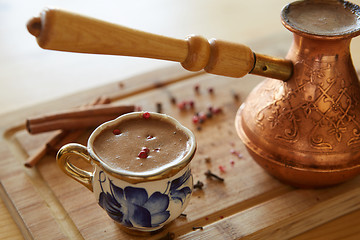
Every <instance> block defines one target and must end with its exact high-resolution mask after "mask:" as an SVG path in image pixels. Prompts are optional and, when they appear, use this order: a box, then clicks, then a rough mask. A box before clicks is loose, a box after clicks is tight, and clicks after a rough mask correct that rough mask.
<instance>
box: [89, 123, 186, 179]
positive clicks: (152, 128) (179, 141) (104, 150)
mask: <svg viewBox="0 0 360 240" xmlns="http://www.w3.org/2000/svg"><path fill="white" fill-rule="evenodd" d="M115 129H116V131H115V133H114V130H115ZM190 145H191V143H190V141H189V138H188V136H187V135H186V134H185V133H184V132H183V131H182V130H181V129H179V128H178V127H177V126H175V125H174V124H172V123H170V122H168V121H166V120H164V119H161V118H160V119H159V118H149V119H145V118H140V117H139V118H128V119H124V120H123V121H121V122H120V123H119V124H118V125H113V126H111V127H110V126H109V127H107V128H105V129H104V130H102V131H101V132H100V133H99V134H98V135H97V136H96V138H95V139H94V142H93V149H94V152H95V154H96V155H98V156H99V158H100V159H101V160H102V161H103V162H105V163H106V164H107V165H108V166H109V167H111V168H112V169H114V170H115V171H116V170H126V171H130V172H147V171H150V170H154V169H156V168H159V167H161V166H164V165H166V164H169V163H173V162H178V161H181V160H182V159H183V157H184V156H185V155H186V154H187V153H188V152H189V151H190ZM145 147H146V148H148V149H149V153H148V156H147V157H146V158H140V157H138V155H139V153H140V151H141V150H142V149H143V148H145Z"/></svg>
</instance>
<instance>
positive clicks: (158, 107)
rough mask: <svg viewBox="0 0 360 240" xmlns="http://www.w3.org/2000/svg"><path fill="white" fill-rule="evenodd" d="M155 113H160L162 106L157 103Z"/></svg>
mask: <svg viewBox="0 0 360 240" xmlns="http://www.w3.org/2000/svg"><path fill="white" fill-rule="evenodd" d="M156 112H157V113H161V112H162V104H161V103H160V102H159V103H156Z"/></svg>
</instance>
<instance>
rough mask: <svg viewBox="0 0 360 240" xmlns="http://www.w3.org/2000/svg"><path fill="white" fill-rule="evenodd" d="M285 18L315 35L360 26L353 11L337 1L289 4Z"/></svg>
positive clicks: (349, 30) (338, 31)
mask: <svg viewBox="0 0 360 240" xmlns="http://www.w3.org/2000/svg"><path fill="white" fill-rule="evenodd" d="M286 18H287V19H288V20H289V22H290V24H291V25H293V26H294V27H295V28H297V29H299V30H304V31H305V32H309V33H311V34H317V35H330V36H331V35H337V34H343V33H347V32H351V31H353V30H356V29H358V28H359V27H360V23H359V19H358V16H357V15H356V14H355V12H354V11H353V10H351V9H349V8H347V7H346V6H344V5H342V4H339V3H337V2H336V3H331V2H329V3H321V2H317V1H313V2H311V1H307V2H303V3H301V4H294V5H293V6H292V5H290V7H289V9H288V12H287V13H286Z"/></svg>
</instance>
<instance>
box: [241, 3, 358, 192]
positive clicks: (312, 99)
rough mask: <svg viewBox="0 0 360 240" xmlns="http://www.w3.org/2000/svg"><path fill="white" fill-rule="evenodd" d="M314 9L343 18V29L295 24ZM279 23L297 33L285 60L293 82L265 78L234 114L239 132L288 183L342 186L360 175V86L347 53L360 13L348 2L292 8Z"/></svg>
mask: <svg viewBox="0 0 360 240" xmlns="http://www.w3.org/2000/svg"><path fill="white" fill-rule="evenodd" d="M319 4H321V6H320V5H319ZM317 7H319V9H320V8H321V9H327V8H328V9H331V10H334V16H336V18H340V17H341V18H345V19H344V20H343V22H341V26H338V27H334V28H331V29H324V28H322V26H313V25H312V26H306V24H304V23H303V22H301V21H303V20H304V19H296V18H295V17H298V15H297V13H296V11H298V10H301V11H302V12H304V11H308V12H309V11H314V9H315V8H317ZM349 9H350V10H351V11H350V10H349ZM344 10H349V11H348V13H346V12H345V11H344ZM342 14H344V16H342ZM349 14H350V15H352V16H350V15H349ZM326 16H327V17H332V16H328V15H326ZM281 17H282V23H283V24H284V26H285V27H286V28H287V29H289V30H290V31H292V32H293V34H294V38H293V43H292V46H291V48H290V50H289V52H288V54H287V57H286V58H287V59H289V60H291V61H292V62H293V66H294V68H293V75H292V77H291V78H290V79H289V80H288V81H286V82H284V81H278V80H274V79H266V80H265V81H264V82H262V83H261V84H260V85H259V86H257V87H256V88H255V89H254V90H253V91H252V92H251V93H250V95H249V96H248V98H247V100H246V102H245V103H244V104H243V105H242V106H241V107H240V109H239V111H238V113H237V116H236V120H235V124H236V129H237V132H238V134H239V136H240V138H241V139H242V141H243V142H244V143H245V145H246V147H247V149H248V151H249V152H250V154H251V156H252V157H253V158H254V159H255V161H256V162H257V163H258V164H259V165H260V166H262V167H263V168H264V169H266V170H267V171H268V172H269V173H270V174H272V175H273V176H275V177H276V178H278V179H280V180H282V181H284V182H286V183H289V184H291V185H294V186H298V187H324V186H330V185H334V184H338V183H341V182H344V181H346V180H348V179H351V178H353V177H354V176H356V175H358V174H359V173H360V106H359V104H360V85H359V81H358V78H357V74H356V72H355V69H354V67H353V64H352V59H351V55H350V50H349V45H350V41H351V38H352V37H354V36H357V35H358V34H360V31H359V20H358V19H357V18H358V17H359V7H358V6H356V5H353V4H350V3H347V2H343V1H303V2H295V3H292V4H289V5H287V6H286V7H284V9H283V10H282V14H281ZM299 17H300V16H299ZM302 17H303V18H305V16H302ZM318 19H321V17H320V18H318ZM298 20H301V21H298ZM335 21H339V19H335ZM341 21H342V20H341ZM344 22H346V23H347V25H344ZM314 24H315V23H314ZM320 25H321V24H320ZM312 27H314V28H315V29H312ZM317 27H319V29H320V30H319V29H316V28H317Z"/></svg>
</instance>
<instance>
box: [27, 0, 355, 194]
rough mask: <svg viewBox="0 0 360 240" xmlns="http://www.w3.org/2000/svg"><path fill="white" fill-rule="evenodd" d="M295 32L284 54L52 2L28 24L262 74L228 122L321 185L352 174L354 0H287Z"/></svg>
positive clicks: (267, 162) (74, 42)
mask: <svg viewBox="0 0 360 240" xmlns="http://www.w3.org/2000/svg"><path fill="white" fill-rule="evenodd" d="M281 18H282V23H283V24H284V26H285V27H286V28H287V29H289V30H290V31H292V32H293V33H294V39H293V43H292V46H291V48H290V50H289V52H288V54H287V56H286V58H285V59H276V58H273V57H269V56H265V55H261V54H257V53H254V52H253V51H252V50H251V49H250V48H248V47H247V46H244V45H242V44H236V43H229V42H225V41H221V40H216V39H211V40H209V41H208V40H206V39H204V38H202V37H200V36H195V35H191V36H189V37H187V38H186V39H185V40H179V39H173V38H168V37H164V36H158V35H154V34H150V33H145V32H141V31H136V30H134V29H129V28H126V27H123V26H119V25H115V24H110V23H107V22H103V21H100V20H96V19H93V18H89V17H84V16H80V15H76V14H73V13H69V12H66V11H62V10H58V9H47V10H44V11H43V12H41V14H40V17H37V18H33V19H31V20H30V21H29V23H28V30H29V32H30V33H31V34H33V35H34V36H36V38H37V42H38V44H39V45H40V46H41V47H42V48H45V49H52V50H60V51H71V52H81V53H98V54H111V55H125V56H137V57H148V58H156V59H164V60H170V61H177V62H180V63H181V64H182V66H183V67H184V68H185V69H187V70H190V71H199V70H201V69H205V71H207V72H209V73H213V74H218V75H224V76H230V77H242V76H244V75H246V74H248V73H251V74H257V75H262V76H265V77H268V78H267V79H266V80H264V81H263V82H262V83H260V84H259V85H258V86H257V87H256V88H255V89H254V90H253V91H252V92H251V93H250V94H249V96H248V97H247V99H246V101H245V102H244V103H243V104H242V106H241V107H240V109H239V111H238V113H237V116H236V119H235V125H236V129H237V132H238V134H239V136H240V138H241V139H242V141H243V142H244V144H245V146H246V147H247V149H248V151H249V152H250V154H251V155H252V157H253V158H254V160H255V161H256V162H257V163H258V164H259V165H261V166H262V167H263V168H264V169H266V170H267V171H268V172H269V173H270V174H272V175H273V176H275V177H276V178H278V179H280V180H282V181H284V182H286V183H288V184H291V185H293V186H298V187H324V186H330V185H334V184H338V183H341V182H344V181H346V180H349V179H351V178H353V177H355V176H356V175H358V174H359V173H360V106H359V105H360V85H359V81H358V78H357V74H356V72H355V69H354V67H353V64H352V59H351V55H350V50H349V46H350V41H351V38H353V37H355V36H357V35H359V34H360V20H359V18H360V7H359V6H357V5H355V4H352V3H350V2H346V1H342V0H313V1H310V0H307V1H298V2H294V3H291V4H288V5H287V6H285V7H284V8H283V10H282V12H281Z"/></svg>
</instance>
